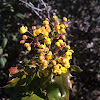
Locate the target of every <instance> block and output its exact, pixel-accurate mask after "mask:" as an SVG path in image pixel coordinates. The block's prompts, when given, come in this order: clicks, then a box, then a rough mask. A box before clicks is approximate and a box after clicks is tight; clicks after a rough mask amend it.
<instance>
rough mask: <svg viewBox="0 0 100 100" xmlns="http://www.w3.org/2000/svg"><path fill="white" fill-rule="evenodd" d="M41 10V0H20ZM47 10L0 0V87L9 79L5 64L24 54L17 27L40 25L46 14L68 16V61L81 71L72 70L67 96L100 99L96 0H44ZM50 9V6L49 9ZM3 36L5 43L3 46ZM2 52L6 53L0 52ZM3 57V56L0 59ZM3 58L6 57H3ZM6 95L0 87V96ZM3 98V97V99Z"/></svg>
mask: <svg viewBox="0 0 100 100" xmlns="http://www.w3.org/2000/svg"><path fill="white" fill-rule="evenodd" d="M24 1H27V3H29V2H31V3H33V4H34V6H35V7H37V8H39V7H40V9H41V10H43V8H44V6H43V5H42V4H41V2H40V1H41V0H24ZM44 2H45V3H46V7H47V8H48V10H46V9H44V10H43V11H42V12H39V11H38V14H39V15H37V14H36V13H35V12H34V10H32V9H31V7H28V6H26V5H25V4H24V3H22V2H21V1H19V0H0V46H1V47H2V50H3V52H2V54H0V87H2V86H4V85H6V84H7V81H8V80H9V70H8V69H9V68H10V67H12V66H16V64H17V63H18V61H20V60H21V59H22V58H23V56H24V57H28V55H27V53H26V51H25V50H23V46H22V45H20V43H19V41H20V39H21V35H20V33H19V28H20V26H22V25H26V26H28V27H31V26H32V25H37V26H38V25H41V23H42V20H43V19H44V18H45V17H47V15H48V13H47V11H49V15H50V16H51V17H52V15H54V14H55V15H57V16H58V17H59V18H62V17H64V16H66V17H67V18H68V23H69V28H68V29H67V32H68V35H67V41H68V44H69V45H70V46H71V48H72V49H73V50H74V54H73V59H72V62H71V63H72V64H75V65H78V66H80V68H81V69H83V72H81V73H77V72H72V75H73V76H75V77H73V78H72V79H73V80H74V84H73V89H72V90H71V91H70V100H100V63H99V61H100V1H99V0H44ZM49 9H50V10H49ZM5 38H6V39H7V43H6V45H5V47H3V44H4V41H5ZM4 54H8V57H7V56H4ZM2 59H3V60H2ZM4 59H6V60H4ZM7 97H8V95H7V94H6V92H5V91H4V89H1V88H0V100H5V99H6V98H7ZM3 98H5V99H3Z"/></svg>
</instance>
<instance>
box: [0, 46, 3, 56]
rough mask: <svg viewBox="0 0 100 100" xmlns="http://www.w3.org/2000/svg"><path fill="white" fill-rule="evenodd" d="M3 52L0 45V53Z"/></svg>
mask: <svg viewBox="0 0 100 100" xmlns="http://www.w3.org/2000/svg"><path fill="white" fill-rule="evenodd" d="M2 53H3V49H2V47H1V46H0V55H1V54H2Z"/></svg>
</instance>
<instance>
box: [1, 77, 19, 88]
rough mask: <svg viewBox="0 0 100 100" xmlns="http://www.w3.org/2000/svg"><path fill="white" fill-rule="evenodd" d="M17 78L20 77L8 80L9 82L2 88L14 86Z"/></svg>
mask: <svg viewBox="0 0 100 100" xmlns="http://www.w3.org/2000/svg"><path fill="white" fill-rule="evenodd" d="M19 80H20V78H15V79H12V80H11V81H9V84H8V85H6V86H4V87H3V88H9V87H14V86H15V85H16V84H17V82H18V81H19Z"/></svg>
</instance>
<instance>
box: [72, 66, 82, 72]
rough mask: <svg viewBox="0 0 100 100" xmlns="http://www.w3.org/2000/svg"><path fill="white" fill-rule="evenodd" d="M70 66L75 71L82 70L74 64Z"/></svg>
mask: <svg viewBox="0 0 100 100" xmlns="http://www.w3.org/2000/svg"><path fill="white" fill-rule="evenodd" d="M70 68H71V69H73V70H74V71H76V72H82V71H83V70H82V69H81V68H80V67H79V66H76V65H71V66H70Z"/></svg>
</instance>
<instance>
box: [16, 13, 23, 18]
mask: <svg viewBox="0 0 100 100" xmlns="http://www.w3.org/2000/svg"><path fill="white" fill-rule="evenodd" d="M15 17H19V18H20V19H24V15H23V14H22V13H17V14H16V15H15Z"/></svg>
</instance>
